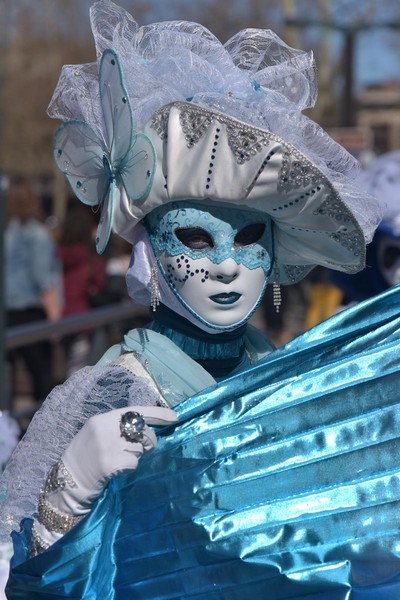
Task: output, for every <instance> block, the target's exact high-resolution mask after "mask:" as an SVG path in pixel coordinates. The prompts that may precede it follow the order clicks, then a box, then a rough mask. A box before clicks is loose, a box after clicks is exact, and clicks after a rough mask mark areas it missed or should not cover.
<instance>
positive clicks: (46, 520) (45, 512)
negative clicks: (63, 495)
mask: <svg viewBox="0 0 400 600" xmlns="http://www.w3.org/2000/svg"><path fill="white" fill-rule="evenodd" d="M82 518H83V515H79V516H77V517H74V516H72V515H68V514H67V513H62V512H61V511H58V510H56V509H55V508H54V507H53V506H52V505H51V504H50V502H49V501H48V500H46V498H45V497H44V495H43V494H41V495H40V497H39V506H38V521H39V523H41V524H42V525H43V526H44V527H46V529H47V531H55V532H56V533H67V531H69V530H70V529H72V528H73V527H74V526H75V525H76V524H77V523H79V521H80V520H81V519H82Z"/></svg>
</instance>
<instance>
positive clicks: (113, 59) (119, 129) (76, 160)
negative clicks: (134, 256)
mask: <svg viewBox="0 0 400 600" xmlns="http://www.w3.org/2000/svg"><path fill="white" fill-rule="evenodd" d="M99 87H100V103H101V108H102V113H103V131H100V130H98V129H96V128H94V127H93V126H92V125H89V124H88V123H86V122H85V121H81V120H70V121H66V122H65V123H64V124H63V125H61V126H60V127H59V129H58V130H57V132H56V134H55V145H54V157H55V160H56V163H57V165H58V167H59V168H60V169H61V171H62V172H63V173H64V174H65V175H66V177H67V179H68V181H69V183H70V185H71V187H72V189H73V191H74V193H75V194H76V196H77V197H78V198H79V200H81V202H83V203H84V204H88V205H90V206H97V205H99V206H100V207H101V216H100V221H99V225H98V229H97V236H96V250H97V252H98V253H99V254H101V253H102V252H104V250H105V248H106V245H107V243H108V240H109V238H110V234H111V231H112V228H113V224H114V214H115V209H116V206H117V205H118V203H119V201H120V198H121V194H122V193H123V190H125V192H126V194H127V195H128V197H129V198H130V199H131V200H133V201H134V200H138V199H140V198H142V197H144V196H146V195H147V194H148V192H149V190H150V188H151V185H152V182H153V178H154V171H155V162H156V154H155V150H154V147H153V145H152V143H151V141H150V139H149V138H148V137H147V136H146V135H145V134H144V133H141V132H135V131H134V119H133V111H132V106H131V103H130V100H129V96H128V94H127V91H126V88H125V84H124V78H123V73H122V69H121V65H120V63H119V60H118V56H117V55H116V53H115V52H114V51H113V50H111V49H108V50H105V51H104V53H103V55H102V57H101V61H100V67H99Z"/></svg>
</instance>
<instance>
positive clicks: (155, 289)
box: [150, 263, 160, 312]
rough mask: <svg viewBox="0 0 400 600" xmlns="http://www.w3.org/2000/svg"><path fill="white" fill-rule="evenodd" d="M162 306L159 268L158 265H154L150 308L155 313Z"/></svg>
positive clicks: (151, 278)
mask: <svg viewBox="0 0 400 600" xmlns="http://www.w3.org/2000/svg"><path fill="white" fill-rule="evenodd" d="M159 304H160V288H159V286H158V268H157V263H154V265H153V266H152V269H151V276H150V306H151V308H152V310H153V312H155V311H156V310H157V306H158V305H159Z"/></svg>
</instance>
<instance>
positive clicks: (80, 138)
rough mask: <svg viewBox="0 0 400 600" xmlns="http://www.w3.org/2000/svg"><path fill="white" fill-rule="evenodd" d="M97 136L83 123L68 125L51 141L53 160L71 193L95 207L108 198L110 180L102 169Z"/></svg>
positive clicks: (101, 149)
mask: <svg viewBox="0 0 400 600" xmlns="http://www.w3.org/2000/svg"><path fill="white" fill-rule="evenodd" d="M105 150H106V149H105V146H104V142H103V140H102V139H101V136H100V134H99V133H98V132H97V131H96V130H95V129H94V128H93V127H91V126H90V125H88V124H87V123H85V122H84V121H67V122H66V123H64V125H61V127H59V129H58V130H57V132H56V134H55V138H54V158H55V161H56V163H57V166H58V167H59V169H61V171H62V172H63V173H64V174H65V175H66V177H67V179H68V181H69V183H70V185H71V187H72V189H73V191H74V193H75V194H76V196H77V197H78V198H79V200H81V202H83V203H84V204H89V205H91V206H95V205H96V204H99V203H100V202H101V201H102V200H103V198H104V197H105V196H106V195H107V190H108V187H109V179H108V177H107V174H106V172H105V170H104V167H103V156H104V153H105Z"/></svg>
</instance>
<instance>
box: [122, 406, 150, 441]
mask: <svg viewBox="0 0 400 600" xmlns="http://www.w3.org/2000/svg"><path fill="white" fill-rule="evenodd" d="M145 427H146V421H145V420H144V418H143V416H142V415H141V414H140V413H138V412H135V411H133V410H130V411H128V412H126V413H124V414H123V415H121V421H120V424H119V429H120V431H121V437H123V438H125V439H126V440H127V441H128V442H140V443H141V442H143V429H144V428H145Z"/></svg>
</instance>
